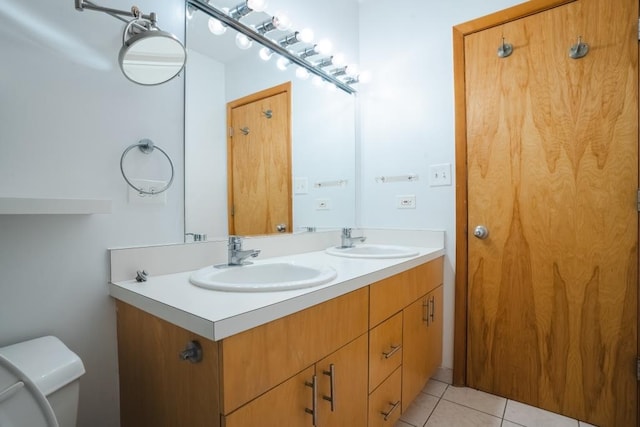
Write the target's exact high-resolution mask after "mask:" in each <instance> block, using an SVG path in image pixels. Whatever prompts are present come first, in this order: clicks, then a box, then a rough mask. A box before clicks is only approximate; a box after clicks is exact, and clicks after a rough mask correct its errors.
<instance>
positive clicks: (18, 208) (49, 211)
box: [0, 197, 111, 215]
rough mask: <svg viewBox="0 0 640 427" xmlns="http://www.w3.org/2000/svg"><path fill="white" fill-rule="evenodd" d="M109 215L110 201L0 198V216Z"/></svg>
mask: <svg viewBox="0 0 640 427" xmlns="http://www.w3.org/2000/svg"><path fill="white" fill-rule="evenodd" d="M108 213H111V200H98V199H45V198H27V197H0V215H91V214H108Z"/></svg>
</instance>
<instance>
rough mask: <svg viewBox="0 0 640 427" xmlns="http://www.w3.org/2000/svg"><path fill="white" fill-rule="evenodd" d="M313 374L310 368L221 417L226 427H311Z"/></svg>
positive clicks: (312, 369)
mask: <svg viewBox="0 0 640 427" xmlns="http://www.w3.org/2000/svg"><path fill="white" fill-rule="evenodd" d="M314 374H315V371H314V368H313V367H309V368H307V369H305V370H304V371H302V372H301V373H299V374H298V375H296V376H294V377H293V378H290V379H289V380H287V381H285V382H284V383H282V384H280V385H279V386H277V387H275V388H273V389H271V390H269V391H268V392H267V393H265V394H263V395H262V396H260V397H258V398H256V399H255V400H253V401H251V402H249V403H247V404H246V405H244V406H242V407H241V408H240V409H238V410H237V411H234V412H232V413H231V414H229V415H227V416H225V417H224V418H223V420H224V423H223V425H224V426H225V427H249V426H261V427H312V416H311V414H309V412H308V411H307V410H312V409H313V389H312V388H311V387H310V386H309V384H310V383H311V382H312V379H313V376H314Z"/></svg>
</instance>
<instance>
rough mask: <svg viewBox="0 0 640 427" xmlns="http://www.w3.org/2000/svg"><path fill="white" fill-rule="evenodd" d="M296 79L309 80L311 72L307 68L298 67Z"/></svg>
mask: <svg viewBox="0 0 640 427" xmlns="http://www.w3.org/2000/svg"><path fill="white" fill-rule="evenodd" d="M296 77H297V78H299V79H300V80H307V79H308V78H309V72H308V71H307V69H306V68H302V67H298V68H297V69H296Z"/></svg>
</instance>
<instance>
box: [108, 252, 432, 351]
mask: <svg viewBox="0 0 640 427" xmlns="http://www.w3.org/2000/svg"><path fill="white" fill-rule="evenodd" d="M416 249H417V250H419V254H418V255H417V256H414V257H410V258H396V259H361V258H342V257H336V256H331V255H328V254H326V253H325V252H324V251H317V252H307V253H302V254H296V255H287V256H283V257H276V258H269V259H268V260H265V261H256V263H258V262H273V261H278V260H280V261H284V260H287V261H294V262H296V263H301V264H304V263H308V264H313V265H329V266H331V267H333V268H334V269H335V270H336V272H337V273H338V275H337V277H336V278H335V279H334V280H332V281H331V282H328V283H325V284H323V285H320V286H315V287H310V288H305V289H297V290H289V291H278V292H256V293H250V292H224V291H214V290H209V289H204V288H200V287H197V286H195V285H192V284H191V283H190V282H189V275H190V274H191V272H182V273H174V274H165V275H160V276H155V277H154V276H149V278H148V280H147V281H146V282H142V283H138V282H136V281H135V280H128V281H119V282H113V283H110V285H109V286H110V293H111V295H112V296H113V297H114V298H117V299H119V300H121V301H124V302H126V303H128V304H131V305H133V306H135V307H137V308H139V309H141V310H144V311H146V312H148V313H150V314H153V315H155V316H157V317H160V318H162V319H164V320H166V321H168V322H171V323H173V324H175V325H178V326H180V327H182V328H185V329H187V330H189V331H191V332H194V333H196V334H198V335H201V336H203V337H205V338H209V339H211V340H214V341H217V340H221V339H223V338H226V337H228V336H231V335H234V334H237V333H239V332H242V331H245V330H248V329H251V328H253V327H256V326H259V325H262V324H265V323H267V322H270V321H272V320H275V319H278V318H281V317H284V316H287V315H289V314H292V313H295V312H297V311H300V310H303V309H305V308H308V307H311V306H313V305H316V304H319V303H322V302H324V301H328V300H330V299H332V298H335V297H338V296H340V295H344V294H346V293H348V292H351V291H354V290H356V289H359V288H361V287H363V286H367V285H369V284H371V283H374V282H377V281H379V280H382V279H385V278H387V277H390V276H393V275H395V274H398V273H401V272H403V271H405V270H408V269H411V268H413V267H416V266H418V265H420V264H424V263H426V262H428V261H431V260H433V259H436V258H438V257H440V256H443V255H444V253H445V251H444V248H416Z"/></svg>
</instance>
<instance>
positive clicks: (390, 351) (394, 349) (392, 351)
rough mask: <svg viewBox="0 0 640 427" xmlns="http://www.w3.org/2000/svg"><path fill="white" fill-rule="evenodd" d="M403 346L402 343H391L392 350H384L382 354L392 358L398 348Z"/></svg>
mask: <svg viewBox="0 0 640 427" xmlns="http://www.w3.org/2000/svg"><path fill="white" fill-rule="evenodd" d="M401 348H402V346H401V345H391V350H389V351H383V352H382V355H383V356H384V358H385V359H388V358H390V357H391V356H393V355H394V354H396V352H397V351H398V350H400V349H401Z"/></svg>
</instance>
